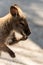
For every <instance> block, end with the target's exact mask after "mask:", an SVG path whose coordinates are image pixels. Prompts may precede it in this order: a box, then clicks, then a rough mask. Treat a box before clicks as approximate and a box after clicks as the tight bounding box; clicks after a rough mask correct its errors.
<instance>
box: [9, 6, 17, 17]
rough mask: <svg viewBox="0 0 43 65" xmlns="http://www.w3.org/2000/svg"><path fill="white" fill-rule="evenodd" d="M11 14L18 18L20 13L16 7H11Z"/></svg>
mask: <svg viewBox="0 0 43 65" xmlns="http://www.w3.org/2000/svg"><path fill="white" fill-rule="evenodd" d="M10 13H11V14H12V15H13V16H14V17H16V16H17V13H18V10H17V8H16V7H14V6H11V7H10Z"/></svg>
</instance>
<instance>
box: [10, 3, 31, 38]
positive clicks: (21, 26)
mask: <svg viewBox="0 0 43 65" xmlns="http://www.w3.org/2000/svg"><path fill="white" fill-rule="evenodd" d="M10 14H11V16H12V21H13V29H15V30H16V31H18V32H19V33H20V34H22V36H23V37H24V39H27V38H28V36H29V35H30V33H31V32H30V29H29V26H28V23H27V20H26V17H25V15H24V13H23V11H22V10H21V8H20V7H19V6H18V5H17V4H15V5H14V6H11V7H10Z"/></svg>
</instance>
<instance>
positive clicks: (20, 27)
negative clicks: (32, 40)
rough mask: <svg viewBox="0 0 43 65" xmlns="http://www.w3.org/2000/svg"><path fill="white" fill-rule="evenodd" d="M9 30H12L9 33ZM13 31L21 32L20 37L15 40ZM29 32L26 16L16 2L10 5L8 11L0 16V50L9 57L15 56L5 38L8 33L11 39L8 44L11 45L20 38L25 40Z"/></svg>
mask: <svg viewBox="0 0 43 65" xmlns="http://www.w3.org/2000/svg"><path fill="white" fill-rule="evenodd" d="M11 31H12V32H13V31H14V32H13V33H12V34H11V35H10V33H11ZM15 31H16V32H18V33H19V34H21V35H22V38H20V39H18V40H17V38H16V36H15ZM30 33H31V32H30V29H29V26H28V23H27V20H26V17H25V15H24V13H23V11H22V10H21V8H20V7H19V6H18V5H17V4H15V5H13V6H11V7H10V12H9V13H8V14H7V15H6V16H4V17H2V18H0V50H1V51H5V52H8V53H9V54H10V56H11V57H15V53H14V52H13V51H12V50H10V49H9V48H8V47H7V45H6V44H5V41H6V39H7V38H8V36H9V35H10V36H11V38H10V39H11V40H12V41H11V42H10V43H9V44H10V45H12V44H13V43H15V42H16V43H17V42H18V41H20V40H26V39H27V38H28V36H29V35H30Z"/></svg>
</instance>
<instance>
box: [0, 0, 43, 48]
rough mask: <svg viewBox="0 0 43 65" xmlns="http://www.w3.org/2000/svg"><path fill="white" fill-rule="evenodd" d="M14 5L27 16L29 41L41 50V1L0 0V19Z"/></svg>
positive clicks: (42, 9) (42, 12) (42, 21)
mask: <svg viewBox="0 0 43 65" xmlns="http://www.w3.org/2000/svg"><path fill="white" fill-rule="evenodd" d="M15 3H16V4H18V5H19V6H20V7H21V8H22V10H23V11H24V12H25V13H26V15H27V18H28V23H29V27H30V29H31V33H32V34H31V35H30V39H31V40H32V41H34V42H35V43H36V44H37V45H38V46H40V47H41V48H42V49H43V0H0V17H2V16H4V15H6V14H7V13H8V12H9V8H10V6H11V5H13V4H15Z"/></svg>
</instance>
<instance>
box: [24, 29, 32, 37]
mask: <svg viewBox="0 0 43 65" xmlns="http://www.w3.org/2000/svg"><path fill="white" fill-rule="evenodd" d="M25 33H26V36H29V35H30V34H31V32H30V29H29V28H26V29H25Z"/></svg>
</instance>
